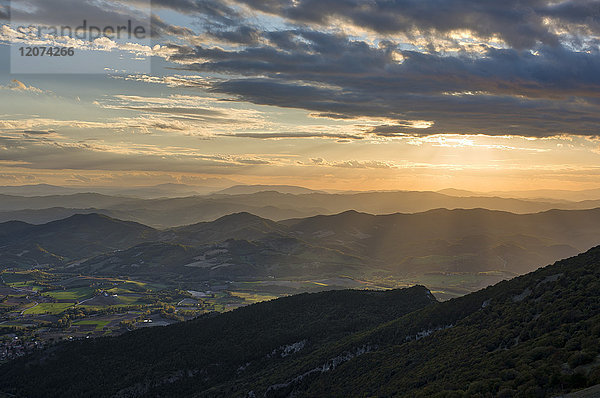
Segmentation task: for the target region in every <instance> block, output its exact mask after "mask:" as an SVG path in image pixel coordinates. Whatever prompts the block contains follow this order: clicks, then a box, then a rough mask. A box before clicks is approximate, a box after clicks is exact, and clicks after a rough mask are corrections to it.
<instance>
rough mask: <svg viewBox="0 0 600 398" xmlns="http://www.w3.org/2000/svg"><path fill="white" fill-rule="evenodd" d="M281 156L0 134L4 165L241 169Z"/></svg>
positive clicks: (205, 170) (198, 170)
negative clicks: (200, 151)
mask: <svg viewBox="0 0 600 398" xmlns="http://www.w3.org/2000/svg"><path fill="white" fill-rule="evenodd" d="M282 161H284V162H285V161H287V160H286V159H285V158H282V159H280V158H277V157H274V156H273V155H256V154H239V155H227V154H222V155H221V154H203V153H199V152H197V151H196V150H193V149H189V148H183V147H164V146H161V147H159V146H153V145H142V144H110V145H109V144H104V143H101V142H95V143H91V142H83V143H82V142H79V143H73V142H63V141H61V140H57V139H49V138H42V137H38V136H24V135H21V136H19V135H13V134H0V163H2V164H3V165H4V167H11V166H13V167H20V168H30V169H39V170H43V169H47V170H103V171H136V170H138V171H164V172H193V173H224V172H227V173H243V172H244V170H246V169H247V168H249V167H256V166H266V165H276V164H278V163H280V162H282Z"/></svg>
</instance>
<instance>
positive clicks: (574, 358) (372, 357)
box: [0, 247, 600, 397]
mask: <svg viewBox="0 0 600 398" xmlns="http://www.w3.org/2000/svg"><path fill="white" fill-rule="evenodd" d="M599 292H600V247H597V248H594V249H592V250H590V251H588V252H586V253H584V254H581V255H579V256H577V257H573V258H570V259H566V260H563V261H560V262H557V263H555V264H553V265H550V266H547V267H545V268H542V269H540V270H538V271H535V272H533V273H530V274H527V275H524V276H521V277H518V278H515V279H513V280H510V281H504V282H500V283H499V284H497V285H495V286H492V287H489V288H487V289H484V290H481V291H478V292H475V293H472V294H469V295H467V296H464V297H461V298H458V299H453V300H450V301H447V302H443V303H439V302H436V301H435V300H433V299H432V298H431V295H430V293H429V292H428V291H427V290H426V289H425V288H423V287H418V286H417V287H414V288H412V289H408V290H396V291H387V292H369V291H363V292H352V291H338V292H326V293H321V294H318V295H309V294H303V295H298V296H292V297H288V298H283V299H278V300H275V301H271V302H266V303H260V304H256V305H252V306H250V307H245V308H242V309H238V310H235V311H232V312H230V313H226V314H222V315H217V316H204V317H201V318H198V319H196V320H193V321H190V322H186V323H183V324H178V325H173V326H168V327H164V328H155V329H152V330H141V331H136V332H133V333H128V334H126V335H123V336H120V337H117V338H100V339H97V340H93V341H76V342H70V343H65V344H61V345H59V346H56V347H53V348H51V349H50V350H47V351H43V352H39V353H36V354H34V355H31V356H28V357H25V358H22V359H19V360H16V361H13V362H11V363H9V364H6V365H4V366H2V367H1V368H0V390H1V391H5V392H8V393H13V394H21V395H26V396H31V397H36V396H46V397H52V396H59V395H60V396H63V397H69V396H98V397H102V396H121V397H132V396H140V395H143V396H148V397H158V396H181V397H258V396H265V397H291V396H294V397H315V396H328V397H359V396H361V397H362V396H411V397H454V396H456V397H460V396H482V397H487V396H490V397H491V396H498V397H525V396H536V397H552V396H556V395H558V394H562V393H568V392H570V391H574V390H578V389H583V388H586V387H589V386H593V385H595V384H598V383H600V357H599V353H600V351H599V350H600V348H599V347H600V344H599V342H600V326H599V325H600V296H599V295H600V293H599ZM415 307H417V308H415ZM411 309H412V311H411Z"/></svg>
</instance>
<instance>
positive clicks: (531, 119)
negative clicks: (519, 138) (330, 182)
mask: <svg viewBox="0 0 600 398" xmlns="http://www.w3.org/2000/svg"><path fill="white" fill-rule="evenodd" d="M264 37H266V38H268V39H269V43H268V44H262V45H260V46H255V47H244V48H241V49H230V50H227V49H222V48H204V47H197V48H195V49H193V50H190V49H189V48H187V49H186V50H185V51H183V50H182V51H181V53H180V54H178V55H177V56H175V57H174V59H176V60H179V61H185V62H186V63H189V62H193V61H194V60H202V62H197V63H192V64H191V65H188V66H185V68H186V69H192V70H196V71H202V72H217V73H227V74H231V75H237V76H240V75H241V76H246V77H245V78H231V79H229V80H222V81H218V82H215V83H214V84H213V85H212V91H214V92H218V93H224V94H228V95H232V96H234V97H236V98H238V99H239V100H242V101H249V102H253V103H256V104H263V105H274V106H279V107H289V108H301V109H306V110H309V111H312V112H314V113H315V115H317V116H321V117H329V118H335V119H352V118H356V117H362V116H367V117H377V118H381V117H384V118H390V119H395V120H397V124H396V125H394V124H393V123H391V125H390V126H385V127H382V128H381V129H380V130H374V131H373V132H374V133H376V134H380V135H386V134H387V135H389V134H404V133H410V134H434V133H435V134H437V133H469V134H471V133H483V134H520V135H528V136H548V135H556V134H564V133H572V134H581V135H597V134H598V127H597V126H598V122H600V116H598V115H600V74H598V73H597V71H598V70H600V52H599V51H598V49H595V50H589V51H586V52H580V51H574V50H571V49H568V48H566V47H564V46H540V47H538V49H537V50H536V51H535V52H532V51H529V50H516V49H495V48H491V47H490V48H487V49H486V51H485V53H483V54H480V55H473V54H467V53H461V54H457V55H455V56H449V55H440V54H426V53H420V52H416V51H401V50H400V49H399V47H398V46H397V45H395V44H394V43H390V42H384V43H381V44H380V45H379V47H373V46H370V45H368V44H367V43H366V42H363V41H360V40H350V39H349V38H347V37H345V36H342V35H338V34H328V33H324V32H316V31H313V30H310V29H295V30H289V31H279V32H266V33H265V34H264ZM399 56H401V57H402V58H403V60H402V61H401V62H399V61H398V57H399ZM407 120H409V121H410V120H417V121H418V120H424V121H430V122H433V123H434V124H433V127H431V128H427V129H417V128H412V127H410V123H406V121H407Z"/></svg>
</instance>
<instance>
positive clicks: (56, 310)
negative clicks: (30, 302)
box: [24, 303, 73, 315]
mask: <svg viewBox="0 0 600 398" xmlns="http://www.w3.org/2000/svg"><path fill="white" fill-rule="evenodd" d="M72 306H73V304H70V303H41V304H38V305H37V306H35V307H33V308H29V309H27V310H25V312H24V314H25V315H36V314H46V313H48V314H53V315H57V314H60V313H62V312H63V311H64V310H66V309H67V308H69V307H72Z"/></svg>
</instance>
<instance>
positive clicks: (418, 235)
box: [0, 209, 600, 280]
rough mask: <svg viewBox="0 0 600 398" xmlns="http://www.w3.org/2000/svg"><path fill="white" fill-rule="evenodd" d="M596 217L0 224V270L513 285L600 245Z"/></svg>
mask: <svg viewBox="0 0 600 398" xmlns="http://www.w3.org/2000/svg"><path fill="white" fill-rule="evenodd" d="M598 236H600V209H592V210H578V211H567V210H551V211H547V212H543V213H535V214H511V213H506V212H500V211H491V210H484V209H471V210H445V209H438V210H431V211H427V212H423V213H415V214H402V213H396V214H389V215H371V214H366V213H359V212H356V211H347V212H344V213H340V214H336V215H330V216H326V215H325V216H315V217H308V218H300V219H288V220H283V221H279V222H276V221H272V220H268V219H264V218H261V217H258V216H255V215H252V214H249V213H237V214H232V215H228V216H224V217H222V218H219V219H217V220H216V221H212V222H201V223H197V224H192V225H188V226H184V227H177V228H169V229H162V230H158V229H155V228H152V227H149V226H145V225H142V224H139V223H135V222H131V221H121V220H118V219H114V218H111V217H108V216H105V215H100V214H96V213H91V214H81V215H74V216H71V217H69V218H66V219H63V220H59V221H54V222H50V223H47V224H42V225H33V224H27V223H23V222H17V221H11V222H7V223H2V224H0V247H1V248H2V255H1V256H0V260H1V261H3V263H4V265H5V266H12V267H17V268H30V267H32V266H35V267H44V266H46V267H48V266H51V267H58V268H59V269H60V268H62V269H65V270H69V272H73V271H77V272H83V273H91V274H96V275H132V276H138V277H143V278H148V279H152V280H156V279H160V278H161V277H164V276H165V274H169V277H170V279H173V278H175V279H183V280H204V279H206V278H217V279H231V278H234V279H235V278H246V279H253V278H265V277H275V278H286V277H301V276H302V275H310V276H311V277H315V278H319V277H331V276H339V275H347V276H352V277H355V278H361V277H367V276H372V275H374V274H382V275H383V274H385V275H395V276H407V275H422V274H425V273H432V272H441V273H481V272H491V271H500V272H504V273H505V275H515V274H522V273H525V272H529V271H532V270H534V269H536V268H537V267H539V266H541V265H543V264H546V263H549V262H553V261H556V260H558V259H561V258H565V257H568V256H572V255H575V254H577V253H579V252H581V251H584V250H587V249H589V248H591V247H593V246H594V245H596V244H597V243H598Z"/></svg>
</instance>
